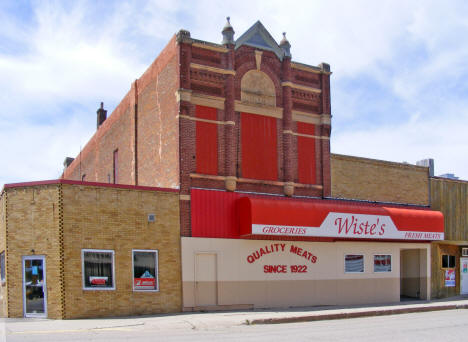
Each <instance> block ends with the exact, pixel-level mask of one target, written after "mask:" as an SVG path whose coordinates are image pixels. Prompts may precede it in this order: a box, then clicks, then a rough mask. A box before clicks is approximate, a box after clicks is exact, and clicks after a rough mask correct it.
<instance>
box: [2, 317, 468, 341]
mask: <svg viewBox="0 0 468 342" xmlns="http://www.w3.org/2000/svg"><path fill="white" fill-rule="evenodd" d="M90 321H92V320H90ZM106 321H107V320H106ZM106 321H103V322H102V323H104V322H106ZM200 322H202V321H200ZM42 323H43V324H46V323H47V325H48V327H47V329H39V328H38V327H41V321H40V320H14V321H13V320H10V321H8V322H7V323H5V325H4V328H5V334H4V336H3V338H4V341H26V342H27V341H36V342H41V341H47V342H53V341H220V340H222V341H269V342H271V341H310V340H314V341H392V342H394V341H412V342H413V341H437V340H439V341H464V340H466V336H468V310H466V309H459V310H447V311H434V312H421V313H411V314H400V315H393V316H375V317H363V318H350V319H338V320H324V321H316V322H303V323H283V324H261V325H248V324H245V322H244V323H241V324H227V323H226V324H223V323H222V322H221V323H220V322H219V321H218V320H213V321H212V323H213V324H206V322H205V323H204V324H198V323H197V321H196V320H195V321H194V320H190V321H187V322H185V324H184V319H183V316H182V318H181V317H179V319H178V320H177V324H176V325H174V322H173V321H171V318H170V317H169V318H168V319H167V320H164V319H163V320H161V319H158V317H145V318H141V317H140V318H128V319H119V320H118V321H112V324H110V323H111V322H110V321H109V324H108V326H107V327H106V325H105V324H102V325H101V326H96V324H94V325H90V326H89V327H86V326H85V325H83V324H76V327H74V325H73V324H70V325H69V326H68V328H64V327H63V326H61V327H60V329H54V324H50V321H47V320H43V321H42ZM82 323H83V322H82ZM202 323H203V322H202ZM57 326H58V324H57ZM31 328H33V329H31Z"/></svg>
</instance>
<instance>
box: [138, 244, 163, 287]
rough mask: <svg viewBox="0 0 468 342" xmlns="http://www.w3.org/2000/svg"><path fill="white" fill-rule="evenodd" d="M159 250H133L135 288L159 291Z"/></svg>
mask: <svg viewBox="0 0 468 342" xmlns="http://www.w3.org/2000/svg"><path fill="white" fill-rule="evenodd" d="M158 280H159V279H158V251H151V250H133V290H134V291H158V290H159V287H158Z"/></svg>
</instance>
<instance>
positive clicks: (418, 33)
mask: <svg viewBox="0 0 468 342" xmlns="http://www.w3.org/2000/svg"><path fill="white" fill-rule="evenodd" d="M467 14H468V2H466V1H450V5H448V4H447V3H445V2H440V1H430V0H429V1H417V0H415V1H398V0H396V1H371V0H369V1H364V0H362V1H360V0H356V1H352V2H351V1H333V0H327V1H318V0H316V1H303V2H301V1H293V0H291V1H288V2H287V3H285V2H284V1H276V0H271V1H268V2H265V1H264V2H260V1H258V2H257V1H253V0H250V1H243V0H242V1H236V2H229V3H227V2H220V3H219V4H218V6H215V5H214V2H212V1H191V2H187V1H182V0H180V1H179V0H162V1H142V0H141V1H114V2H112V1H96V0H94V1H22V0H16V1H15V0H11V1H8V0H7V1H2V2H0V75H1V77H0V89H1V91H0V100H1V103H2V109H1V110H0V144H1V145H2V148H1V149H0V160H1V162H0V165H1V166H0V184H4V183H12V182H21V181H33V180H43V179H55V178H58V177H59V176H60V174H61V172H62V168H63V166H62V163H63V160H64V158H65V157H66V156H76V155H77V154H78V153H79V151H80V147H83V146H84V145H85V143H86V142H87V141H88V140H89V138H90V137H91V136H92V134H93V133H94V131H95V121H96V110H97V108H98V106H99V103H100V102H101V101H103V102H104V103H105V108H106V109H107V110H108V112H109V113H110V112H111V111H112V110H113V109H114V108H115V106H116V105H117V104H118V103H119V101H120V100H121V99H122V98H123V96H124V95H125V94H126V92H127V91H128V90H129V89H130V86H131V83H132V82H133V81H134V80H135V79H136V78H138V77H140V75H141V74H142V73H143V72H144V71H145V69H146V68H147V67H148V66H149V65H150V64H151V62H152V61H153V60H154V59H155V58H156V57H157V55H158V54H159V52H160V51H161V49H162V48H163V47H164V46H165V44H166V43H167V42H168V41H169V39H170V38H171V37H172V35H173V34H175V33H176V32H177V31H178V30H180V29H182V28H183V29H187V30H189V31H190V32H191V35H192V37H194V38H197V39H202V40H208V41H214V42H220V41H221V38H222V37H221V34H220V31H221V29H222V27H223V26H224V23H225V17H226V16H228V15H229V16H231V23H232V25H233V27H234V30H235V31H236V35H235V37H240V35H241V34H242V33H244V32H245V31H246V30H247V29H248V28H249V27H250V26H251V25H253V24H254V23H255V21H257V20H260V21H261V22H262V23H263V24H264V25H265V27H266V28H267V29H268V30H269V32H270V33H271V35H272V36H273V37H274V38H275V39H276V40H277V41H280V40H281V33H282V32H283V31H286V32H287V37H288V39H289V41H290V43H291V45H292V48H291V52H292V55H293V60H295V61H298V62H302V63H306V64H311V65H318V64H319V63H321V62H327V63H329V64H330V65H331V69H332V71H333V75H332V78H331V84H332V89H331V92H332V93H331V100H332V115H333V120H332V125H333V127H332V139H331V148H332V152H334V153H341V154H349V155H356V156H362V157H368V158H375V159H382V160H391V161H397V162H402V161H406V162H409V163H415V162H416V161H417V160H419V159H424V158H429V157H431V158H434V159H435V166H436V174H442V173H447V172H451V173H455V175H457V176H459V177H460V178H462V179H468V153H467V151H468V139H467V132H468V81H467V80H468V62H467V61H468V20H466V16H467Z"/></svg>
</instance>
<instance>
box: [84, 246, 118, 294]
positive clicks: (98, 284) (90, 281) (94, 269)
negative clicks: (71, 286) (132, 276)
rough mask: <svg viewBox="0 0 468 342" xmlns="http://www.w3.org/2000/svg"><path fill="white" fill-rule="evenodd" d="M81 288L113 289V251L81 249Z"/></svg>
mask: <svg viewBox="0 0 468 342" xmlns="http://www.w3.org/2000/svg"><path fill="white" fill-rule="evenodd" d="M81 258H82V261H83V288H84V289H85V290H114V289H115V286H114V251H111V250H96V249H83V250H82V251H81Z"/></svg>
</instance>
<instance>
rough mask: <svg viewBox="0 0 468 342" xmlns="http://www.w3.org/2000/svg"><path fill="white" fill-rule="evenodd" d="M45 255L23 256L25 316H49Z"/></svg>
mask: <svg viewBox="0 0 468 342" xmlns="http://www.w3.org/2000/svg"><path fill="white" fill-rule="evenodd" d="M45 275H46V271H45V257H44V256H37V255H34V256H24V257H23V306H24V308H23V309H24V316H25V317H47V294H46V276H45Z"/></svg>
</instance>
